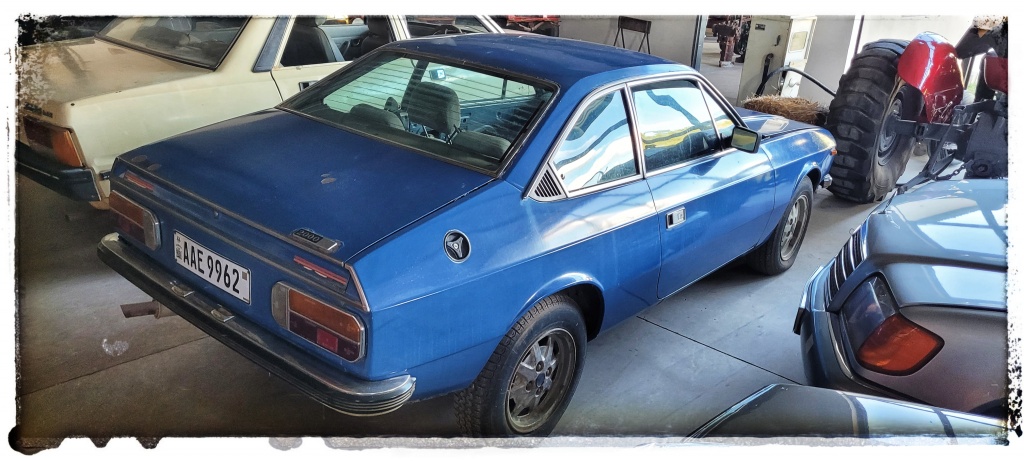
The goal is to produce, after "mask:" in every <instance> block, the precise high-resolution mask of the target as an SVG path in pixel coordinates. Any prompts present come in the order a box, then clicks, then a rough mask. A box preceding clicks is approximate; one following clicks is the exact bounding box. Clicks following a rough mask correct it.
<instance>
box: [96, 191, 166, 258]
mask: <svg viewBox="0 0 1024 461" xmlns="http://www.w3.org/2000/svg"><path fill="white" fill-rule="evenodd" d="M109 202H110V209H111V210H113V211H114V214H116V215H117V228H118V229H120V230H121V231H122V232H124V233H125V234H127V235H128V236H130V237H132V238H134V239H136V240H138V241H140V242H142V243H144V244H146V246H147V247H149V249H151V250H156V249H157V248H160V221H158V220H157V219H156V215H155V214H153V212H152V211H149V210H148V209H146V208H145V207H143V206H142V205H139V204H138V203H135V202H133V201H132V200H129V199H128V198H126V197H125V196H123V195H121V194H120V193H119V192H116V191H114V192H111V193H110V197H109Z"/></svg>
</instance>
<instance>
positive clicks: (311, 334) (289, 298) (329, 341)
mask: <svg viewBox="0 0 1024 461" xmlns="http://www.w3.org/2000/svg"><path fill="white" fill-rule="evenodd" d="M271 311H272V314H273V316H274V320H275V321H277V323H278V325H281V327H282V328H284V329H286V330H288V331H291V332H292V333H295V334H297V335H299V336H301V337H302V338H304V339H305V340H307V341H309V342H311V343H313V344H316V345H317V346H320V347H321V348H323V349H326V350H328V351H330V352H331V353H333V354H335V355H337V356H339V357H341V358H343V359H345V360H348V361H355V360H358V359H359V358H360V357H362V353H363V337H364V332H365V329H364V328H363V324H362V322H360V321H359V318H358V317H356V316H354V315H352V314H350V313H348V312H345V311H344V310H342V309H340V308H338V307H335V306H332V305H330V304H328V303H325V302H323V301H320V300H318V299H316V298H314V297H312V296H309V295H307V294H305V293H303V292H301V291H299V290H296V289H295V288H292V287H290V286H288V285H285V284H283V283H280V282H278V283H277V284H276V285H274V290H273V295H272V302H271Z"/></svg>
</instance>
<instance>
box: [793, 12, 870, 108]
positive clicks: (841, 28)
mask: <svg viewBox="0 0 1024 461" xmlns="http://www.w3.org/2000/svg"><path fill="white" fill-rule="evenodd" d="M855 19H859V18H854V17H853V16H818V22H817V23H816V24H815V25H814V37H813V38H812V39H811V55H810V57H808V58H807V66H806V67H804V71H805V72H807V73H808V74H809V75H811V76H813V77H814V78H815V79H817V80H818V81H820V82H821V83H823V84H824V85H825V86H827V87H828V88H829V89H831V90H832V91H835V89H836V88H838V87H839V77H842V76H843V72H844V71H846V67H847V66H848V65H849V63H850V59H851V58H852V57H853V55H852V54H851V51H852V47H851V46H852V44H853V40H851V37H853V38H856V36H857V34H856V33H857V31H856V25H857V21H856V20H855ZM800 97H801V98H806V99H810V100H811V101H815V102H817V103H819V104H821V105H823V106H825V107H828V104H829V103H830V102H832V95H830V94H828V93H826V92H825V91H823V90H822V89H821V88H819V87H818V85H815V84H813V83H811V82H809V81H807V80H806V79H805V80H804V81H802V82H800Z"/></svg>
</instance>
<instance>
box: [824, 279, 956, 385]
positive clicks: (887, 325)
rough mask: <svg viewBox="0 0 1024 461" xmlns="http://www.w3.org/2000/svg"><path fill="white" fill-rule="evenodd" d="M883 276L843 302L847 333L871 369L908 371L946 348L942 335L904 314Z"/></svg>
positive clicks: (893, 372)
mask: <svg viewBox="0 0 1024 461" xmlns="http://www.w3.org/2000/svg"><path fill="white" fill-rule="evenodd" d="M897 308H898V306H897V305H896V302H895V300H894V298H893V295H892V291H891V290H890V289H889V286H888V285H886V283H885V281H884V280H882V278H881V277H877V276H875V277H871V278H869V279H867V280H865V281H864V283H862V284H861V285H860V286H858V287H857V289H856V290H854V292H853V293H851V294H850V297H849V298H848V299H847V301H846V304H844V305H843V309H842V313H843V319H844V320H845V321H846V334H847V337H848V338H849V339H850V344H851V345H852V346H853V349H854V350H855V351H856V352H855V356H856V358H857V362H858V363H860V365H861V366H863V367H864V368H867V369H868V370H871V371H875V372H878V373H884V374H889V375H908V374H911V373H913V372H915V371H917V370H920V369H921V367H923V366H924V365H925V364H926V363H928V361H929V360H931V359H932V357H935V354H937V353H938V352H939V350H940V349H942V345H943V341H942V338H940V337H939V336H937V335H936V334H935V333H932V332H930V331H928V330H926V329H924V328H923V327H921V326H920V325H917V324H915V323H914V322H911V321H910V320H908V319H907V318H906V317H904V316H903V315H901V314H900V313H899V312H898V310H897Z"/></svg>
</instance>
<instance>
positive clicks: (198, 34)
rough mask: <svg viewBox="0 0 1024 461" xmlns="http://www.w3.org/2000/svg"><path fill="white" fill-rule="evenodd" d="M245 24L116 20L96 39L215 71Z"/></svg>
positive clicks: (209, 19)
mask: <svg viewBox="0 0 1024 461" xmlns="http://www.w3.org/2000/svg"><path fill="white" fill-rule="evenodd" d="M245 21H246V18H244V17H215V16H166V17H137V18H134V17H133V18H117V19H115V20H113V21H112V22H111V23H110V24H109V25H108V26H107V27H106V28H105V29H103V30H102V31H100V32H99V33H98V34H96V36H97V37H99V38H104V39H107V40H111V41H114V42H117V43H120V44H123V45H126V46H129V47H132V48H135V49H137V50H139V51H142V52H146V53H150V54H155V55H159V56H163V57H167V58H171V59H174V60H177V61H184V62H186V63H189V64H195V65H198V66H202V67H208V68H215V67H217V66H218V65H220V62H221V60H222V59H224V55H225V54H227V52H228V48H230V47H231V44H232V43H233V42H234V41H235V37H237V36H238V33H239V32H240V31H241V30H242V26H243V25H244V24H245Z"/></svg>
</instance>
